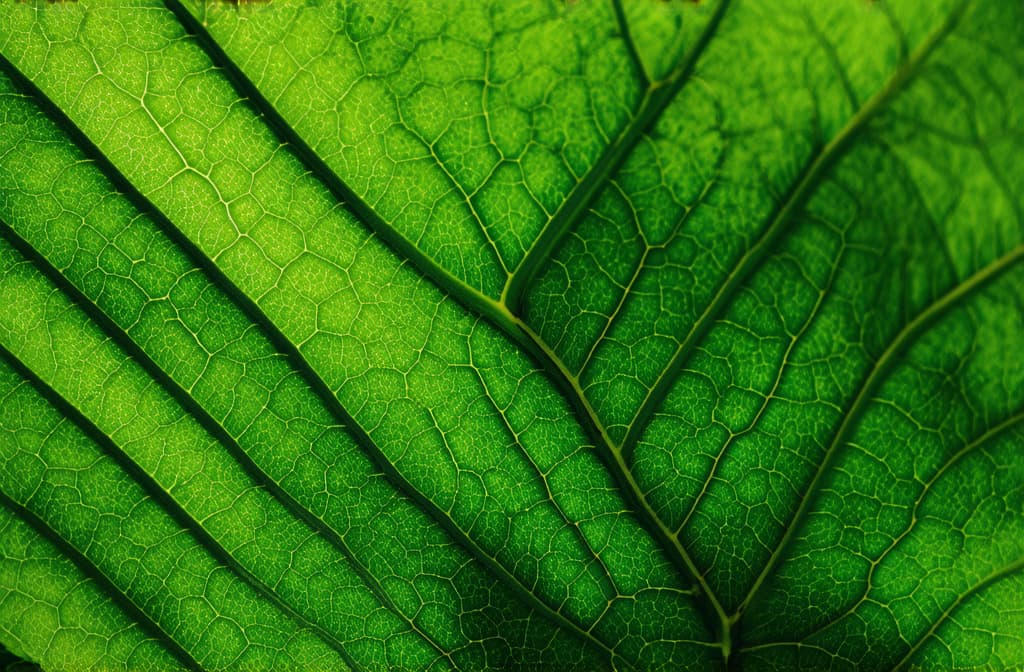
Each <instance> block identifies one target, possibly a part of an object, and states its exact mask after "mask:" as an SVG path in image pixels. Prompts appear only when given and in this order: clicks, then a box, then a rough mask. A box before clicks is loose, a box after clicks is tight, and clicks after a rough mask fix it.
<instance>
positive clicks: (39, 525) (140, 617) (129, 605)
mask: <svg viewBox="0 0 1024 672" xmlns="http://www.w3.org/2000/svg"><path fill="white" fill-rule="evenodd" d="M0 355H2V356H3V357H4V359H5V360H7V361H8V362H10V363H11V364H12V365H14V366H15V368H17V365H16V364H15V362H14V361H12V360H10V359H8V358H7V355H6V351H3V352H0ZM17 364H20V362H17ZM0 506H2V507H4V508H6V509H7V510H9V511H10V512H11V513H13V514H14V515H15V516H16V517H17V518H18V519H19V520H21V521H24V523H25V524H26V525H28V526H29V527H31V528H32V530H33V531H35V532H36V534H38V535H39V536H41V537H42V538H44V539H46V540H47V541H48V542H50V543H51V544H53V545H54V546H56V547H57V548H58V549H59V550H60V552H61V554H62V555H64V556H65V557H66V558H68V559H69V560H70V561H71V563H72V564H74V565H75V567H77V568H78V569H79V571H81V572H82V573H83V574H84V575H85V576H87V577H89V578H90V579H92V580H93V581H95V582H96V583H97V585H98V586H99V588H100V590H102V591H103V592H104V593H105V594H106V595H107V596H108V597H110V599H111V600H112V601H113V602H114V603H115V604H116V605H117V606H118V608H119V609H121V611H123V612H124V613H125V614H126V615H127V616H128V617H129V618H130V619H131V620H133V621H134V622H136V623H138V624H139V625H140V626H141V627H142V629H143V630H145V631H146V632H148V633H149V634H150V635H151V636H153V638H154V639H156V640H157V641H159V642H160V644H161V645H162V646H164V647H165V648H167V650H168V651H169V652H170V654H171V655H172V656H173V657H174V658H176V659H177V660H178V662H179V663H180V664H181V666H182V668H184V669H186V670H191V671H192V672H201V670H202V669H203V668H202V666H201V665H200V664H199V662H198V661H197V660H196V659H195V658H193V657H192V654H190V653H189V652H188V651H187V650H185V648H184V647H182V646H181V644H179V643H178V642H177V641H175V640H174V638H173V637H171V636H170V634H168V633H167V631H165V630H164V629H163V628H162V627H161V626H160V624H159V623H157V622H156V621H154V620H153V619H152V618H150V616H149V615H148V614H147V613H146V612H144V611H143V610H142V609H141V608H140V607H139V605H137V604H135V602H134V601H133V600H132V599H131V598H130V597H128V595H127V594H126V593H125V592H124V591H122V590H121V589H120V588H118V587H117V586H116V585H115V584H114V582H113V581H111V580H110V578H108V577H107V575H106V574H104V573H103V571H102V570H100V568H99V567H97V566H96V564H95V563H93V561H92V560H90V559H89V558H88V557H86V556H85V555H84V554H83V553H82V552H81V551H79V550H78V549H77V548H76V547H75V546H74V545H73V544H72V543H70V542H69V541H67V540H66V539H64V537H62V536H61V535H60V534H58V533H57V531H56V530H54V529H53V528H52V527H50V526H49V525H48V524H47V523H46V521H44V520H43V519H42V518H40V517H39V516H37V515H36V514H35V513H33V512H32V511H30V510H29V509H27V508H26V507H24V506H22V505H21V504H19V503H18V502H16V501H14V500H13V499H11V497H10V496H9V495H8V494H7V493H5V492H3V491H2V490H0Z"/></svg>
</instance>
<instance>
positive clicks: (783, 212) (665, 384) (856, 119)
mask: <svg viewBox="0 0 1024 672" xmlns="http://www.w3.org/2000/svg"><path fill="white" fill-rule="evenodd" d="M966 8H967V3H966V2H964V3H961V4H960V5H959V7H958V9H957V11H955V12H953V13H952V14H951V15H950V16H949V17H948V18H947V19H946V20H945V21H944V22H943V23H942V24H941V25H940V26H939V27H938V28H937V29H936V30H935V31H934V32H933V33H932V34H931V35H929V36H928V38H927V39H926V40H925V41H924V42H923V43H922V44H921V46H920V47H919V48H918V49H917V51H916V52H915V53H914V55H913V56H911V58H910V60H908V61H907V62H906V63H904V64H903V65H902V66H901V67H900V68H899V69H898V70H897V71H896V73H895V74H893V76H892V77H891V78H890V79H889V81H887V82H886V83H885V85H884V86H883V87H882V88H881V90H879V91H878V93H876V94H875V95H874V96H872V98H871V99H870V100H868V101H867V102H866V103H865V104H864V105H863V106H862V107H861V108H860V109H859V110H857V112H856V113H855V114H854V115H853V116H852V117H851V118H850V120H849V121H848V122H847V123H846V125H845V126H844V127H843V128H842V130H840V131H839V132H838V133H837V134H836V136H835V137H834V138H832V140H831V141H830V142H829V143H828V144H826V145H824V146H823V147H821V148H820V149H819V150H818V151H817V152H815V153H813V154H812V155H811V157H810V158H809V159H808V161H807V163H806V164H805V165H804V167H803V169H802V170H801V171H800V173H799V174H798V175H797V178H796V179H795V180H794V184H793V187H792V188H791V189H790V191H789V192H788V193H787V195H786V196H785V197H784V198H783V199H782V200H781V201H780V203H779V207H778V208H777V209H776V211H775V214H774V215H773V216H772V218H771V220H770V222H769V224H768V225H767V226H766V227H765V228H764V230H763V231H762V232H761V235H760V236H759V237H758V239H757V240H756V241H755V242H754V244H753V245H751V246H750V248H748V249H747V251H746V252H745V253H744V254H743V256H742V257H740V259H739V261H738V262H737V263H736V267H735V268H734V269H733V271H732V272H731V273H730V274H729V276H728V278H726V280H725V282H723V283H722V284H721V285H719V287H718V290H717V292H716V293H715V296H714V297H713V298H712V299H711V301H710V302H709V303H708V305H707V307H706V308H705V309H704V312H703V313H701V315H700V317H699V318H697V321H696V322H695V323H694V325H693V327H692V328H691V329H690V332H689V333H688V334H687V335H686V338H684V339H683V341H682V342H681V343H680V344H679V345H678V347H677V348H676V351H675V353H674V354H673V355H672V359H671V360H670V361H669V364H668V366H666V367H665V370H664V371H662V373H661V375H660V376H659V377H658V380H657V382H656V383H655V384H654V386H653V387H652V388H651V389H650V390H649V391H648V393H647V396H646V397H645V398H644V401H643V403H642V404H641V405H640V409H639V410H638V411H637V413H636V415H635V416H634V417H633V420H632V422H631V423H630V426H629V430H628V431H627V432H626V436H625V438H624V439H623V441H622V451H623V453H624V454H625V455H626V456H627V457H629V456H631V454H632V451H633V449H634V448H635V447H636V444H637V442H638V441H639V440H640V437H641V436H642V435H643V432H644V430H645V429H646V428H647V424H648V423H649V422H650V419H651V417H652V416H653V415H654V412H655V411H656V410H657V409H658V407H659V406H660V405H661V402H662V401H663V400H664V398H665V396H666V395H667V394H668V392H669V390H671V388H672V385H673V383H674V382H675V380H676V378H677V375H678V374H679V372H680V371H681V370H682V367H683V365H684V364H685V363H686V362H687V361H688V360H689V357H690V355H691V353H692V352H693V349H694V348H695V347H696V345H697V344H698V343H699V342H700V340H701V339H702V338H703V337H704V335H705V334H706V333H707V332H708V330H709V329H710V328H711V326H712V325H713V324H714V323H715V321H716V320H717V319H718V317H719V315H720V314H721V312H722V311H723V310H725V308H726V307H728V306H729V305H730V303H731V302H732V298H733V296H734V295H735V293H736V291H737V290H738V289H739V288H740V286H741V285H742V283H743V282H744V281H745V280H746V279H747V277H748V276H749V275H750V274H751V273H752V272H753V271H754V270H756V269H757V268H758V267H759V266H760V264H761V262H762V260H763V259H764V258H765V257H766V256H767V254H768V252H770V251H771V250H772V248H773V245H774V244H775V242H776V241H778V240H779V239H780V238H781V237H782V236H783V234H785V233H786V232H787V230H788V228H789V224H790V223H791V222H792V221H793V220H794V219H795V217H796V215H797V214H798V213H799V212H800V210H801V208H802V207H803V205H804V204H805V203H806V202H807V200H808V199H809V198H810V197H811V196H812V195H813V194H814V192H815V190H816V189H817V187H818V186H819V181H820V180H821V178H822V177H823V176H824V175H826V174H827V172H828V171H829V170H830V169H831V168H832V166H834V165H835V164H836V162H837V161H839V159H841V158H842V157H843V156H845V154H846V152H847V150H848V149H849V148H850V146H851V145H852V144H853V142H854V140H856V138H857V137H858V136H859V135H860V133H861V132H862V131H863V130H864V129H865V128H867V125H868V122H869V121H870V120H871V119H872V118H873V117H874V116H875V114H877V113H878V112H879V110H881V109H883V108H884V107H885V105H886V104H888V102H889V101H890V100H892V99H893V98H894V97H895V96H896V95H897V94H899V93H900V92H901V91H902V90H903V88H904V87H905V86H906V85H907V84H908V83H909V82H910V81H911V80H912V79H913V78H914V76H915V75H916V74H917V73H918V72H919V71H920V69H921V66H922V65H923V64H924V63H925V62H926V61H927V59H928V57H929V56H930V55H931V54H932V52H933V51H934V50H935V49H936V48H937V47H938V46H939V45H940V44H941V43H942V41H943V40H944V39H945V38H946V37H947V36H948V35H949V34H950V33H951V32H952V31H953V29H954V28H956V26H957V24H958V23H959V21H960V18H961V17H962V15H963V13H964V12H965V11H966Z"/></svg>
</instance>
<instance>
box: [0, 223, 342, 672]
mask: <svg viewBox="0 0 1024 672" xmlns="http://www.w3.org/2000/svg"><path fill="white" fill-rule="evenodd" d="M4 228H5V229H6V228H9V227H7V225H6V224H5V225H4ZM133 356H134V353H133ZM0 357H2V358H3V359H4V360H6V361H7V362H8V363H9V364H11V366H12V367H13V368H14V369H15V370H16V371H17V372H18V373H19V375H21V376H22V378H24V379H26V380H27V381H28V382H29V383H30V384H31V385H32V387H33V388H34V389H35V390H36V391H38V392H39V394H40V395H41V396H42V397H43V398H44V399H46V401H47V402H49V403H50V404H51V405H52V406H53V407H54V408H56V409H57V410H58V411H60V413H61V415H62V416H64V417H66V418H68V419H70V420H71V422H72V423H74V425H75V426H76V427H78V428H79V429H80V430H81V431H82V432H83V433H84V434H85V435H86V436H88V437H89V438H90V439H91V440H92V441H93V442H95V443H96V444H97V445H98V446H99V447H100V448H101V450H102V451H103V453H104V454H106V455H108V456H109V457H110V458H111V459H112V460H114V462H115V463H116V464H117V465H118V466H119V467H121V468H122V469H124V470H125V472H127V473H128V474H129V475H130V476H131V477H132V479H133V480H134V481H135V482H136V483H138V484H139V485H140V486H141V487H142V489H143V490H144V491H145V492H146V494H147V495H148V496H149V497H150V498H151V499H153V501H155V502H157V503H158V504H159V505H160V507H161V508H162V509H163V510H164V511H166V512H167V514H168V515H169V516H171V518H173V519H174V521H175V522H176V523H178V525H180V526H181V527H182V528H183V529H185V530H187V531H188V532H190V533H191V534H192V535H193V537H195V539H196V540H198V541H199V543H200V544H201V545H202V546H203V547H204V548H206V550H208V551H209V552H210V554H211V555H212V556H213V557H215V558H217V559H218V560H219V561H220V562H221V563H223V565H224V566H225V567H228V568H230V569H231V571H233V572H234V573H235V574H237V575H238V576H239V577H240V578H242V580H244V581H245V582H246V583H247V584H249V586H250V587H252V589H253V590H255V591H256V592H257V593H259V594H260V595H262V596H263V597H264V598H265V599H267V600H268V601H269V602H270V603H271V604H273V605H274V606H275V607H277V608H278V609H279V610H280V611H281V612H282V613H284V614H285V615H287V616H288V617H289V618H291V619H292V620H294V621H296V622H298V623H299V624H301V625H302V626H304V627H307V628H309V629H310V630H312V631H313V632H315V633H316V634H317V636H318V637H319V638H320V639H321V640H322V641H323V642H324V643H325V644H326V645H327V646H329V647H330V648H332V649H334V650H335V651H336V652H337V653H338V654H339V655H340V656H341V657H342V659H343V660H344V661H345V663H346V664H347V665H348V666H349V667H351V668H352V669H354V670H355V669H359V666H358V664H357V663H356V661H355V660H354V659H353V658H352V657H351V655H350V654H349V653H348V651H347V650H346V649H345V645H344V643H343V642H342V641H341V640H340V639H338V637H337V636H335V635H334V634H332V633H330V632H329V631H327V630H326V629H325V628H324V627H323V626H321V625H320V624H319V623H316V622H315V621H313V620H312V619H309V618H307V617H306V616H304V615H303V614H301V613H299V612H298V610H296V609H295V608H294V607H292V606H291V605H290V604H288V603H287V602H285V601H284V600H283V599H282V598H281V597H280V596H279V595H278V594H277V593H276V592H275V591H274V589H273V588H272V587H271V586H270V585H268V584H267V583H265V582H264V581H263V580H262V579H260V578H259V577H257V576H256V575H255V574H253V573H252V572H251V571H250V570H248V569H247V568H245V567H244V566H243V565H242V563H240V562H239V561H238V560H236V559H235V557H234V556H233V555H231V552H230V551H228V549H226V548H224V546H222V545H221V543H220V542H219V541H217V540H216V539H215V538H214V537H213V535H212V534H210V533H209V532H207V531H206V529H205V528H204V527H203V526H202V523H200V521H198V520H196V519H195V518H193V517H192V515H191V514H190V513H189V512H188V511H187V510H186V509H185V508H184V507H183V506H182V505H181V504H179V503H178V501H177V500H176V499H174V496H173V495H172V494H171V493H170V492H168V491H167V490H165V489H164V488H163V486H161V485H160V483H158V482H157V481H156V479H155V478H153V477H152V476H151V475H150V474H149V473H147V472H146V470H145V469H143V468H142V467H141V466H140V465H139V464H138V463H137V462H135V460H133V459H132V458H131V457H130V456H129V455H128V453H126V452H125V451H124V449H123V448H121V446H119V445H117V443H116V442H115V441H114V440H113V439H112V438H111V437H110V436H108V435H107V434H106V433H105V432H103V430H101V429H100V428H99V427H97V426H96V424H95V423H93V422H92V420H90V419H89V418H88V417H86V415H85V414H84V413H83V412H82V411H80V410H79V409H78V408H77V407H76V406H75V405H74V404H72V403H71V402H70V401H68V399H66V398H65V397H64V395H62V394H61V393H60V392H58V391H57V390H56V389H55V388H54V387H53V386H51V385H50V384H49V383H47V382H46V381H44V380H43V379H42V378H41V377H40V376H39V375H38V374H37V373H36V372H35V371H33V370H32V369H31V368H30V367H29V366H28V365H27V364H25V363H24V362H23V361H21V359H20V358H19V357H18V356H17V355H15V354H14V353H13V352H11V351H10V350H9V349H8V348H7V346H5V345H4V344H2V343H0Z"/></svg>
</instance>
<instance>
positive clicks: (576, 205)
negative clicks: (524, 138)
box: [501, 0, 729, 315]
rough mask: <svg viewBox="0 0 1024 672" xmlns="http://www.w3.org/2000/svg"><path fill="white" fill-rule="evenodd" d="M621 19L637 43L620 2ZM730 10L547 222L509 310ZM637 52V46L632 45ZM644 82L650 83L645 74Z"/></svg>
mask: <svg viewBox="0 0 1024 672" xmlns="http://www.w3.org/2000/svg"><path fill="white" fill-rule="evenodd" d="M614 4H615V7H616V15H617V18H618V20H619V22H620V24H621V25H622V30H623V32H624V34H625V35H626V37H627V40H626V43H627V45H632V44H633V43H632V38H631V37H630V33H629V28H628V26H627V25H625V15H624V13H623V12H622V11H621V3H620V2H619V1H618V0H616V2H615V3H614ZM728 6H729V0H722V2H720V3H719V4H718V6H717V7H716V8H715V13H714V14H713V15H712V17H711V19H710V20H709V21H708V25H707V26H705V27H704V31H703V32H702V33H701V35H700V37H699V38H698V40H697V42H696V44H695V45H694V47H693V49H691V50H690V51H689V53H688V55H687V56H686V57H685V58H684V60H683V61H682V62H681V63H680V64H679V66H678V67H677V68H676V69H675V70H673V71H672V73H671V74H670V75H669V77H668V78H667V79H665V80H664V81H659V82H653V83H650V84H649V85H647V87H646V90H645V91H644V93H643V98H642V99H641V102H640V107H639V109H638V110H637V113H636V115H635V116H634V117H633V119H632V120H631V121H630V122H629V124H627V125H626V127H625V128H624V129H623V130H622V132H621V133H620V134H619V136H618V137H617V138H616V139H615V141H614V142H613V143H612V144H611V145H609V146H608V147H607V148H606V149H605V151H604V153H603V154H602V155H601V157H600V158H599V159H598V160H597V163H595V164H594V167H593V168H591V169H590V171H589V172H588V173H587V174H586V175H585V176H584V178H583V180H582V181H580V182H579V184H577V185H576V188H575V189H574V190H573V191H572V193H571V194H570V195H569V197H568V198H567V199H566V200H565V202H563V203H562V205H561V207H559V209H558V211H557V212H556V213H555V214H554V216H553V217H552V218H551V220H550V221H549V222H548V223H547V225H546V226H545V227H544V229H543V230H542V231H541V232H540V235H539V236H537V238H536V239H535V240H534V241H533V244H532V245H531V246H530V249H529V250H527V251H526V256H524V257H523V260H522V261H521V262H520V263H519V266H518V268H516V269H515V270H514V271H513V273H512V275H511V276H509V279H508V282H507V283H506V284H505V288H504V290H502V295H501V301H502V303H504V304H505V305H506V306H507V307H508V310H509V312H511V313H513V314H516V315H519V314H522V309H523V299H524V295H525V293H526V291H527V289H529V287H530V286H531V285H532V284H533V280H534V278H535V277H536V275H537V273H538V272H539V271H540V269H541V268H543V267H544V265H545V264H546V263H547V262H548V261H549V259H550V258H551V255H552V254H553V253H554V251H555V249H556V248H557V247H558V244H559V242H561V240H562V238H563V237H564V236H565V234H566V233H568V232H569V231H571V230H572V229H573V228H574V227H575V226H576V225H577V224H578V223H579V221H580V220H581V219H582V218H583V216H584V215H585V214H586V213H587V212H588V211H589V210H590V207H591V205H592V204H593V202H594V200H595V199H596V198H597V196H598V195H599V194H600V193H601V191H602V189H603V188H604V186H605V184H606V183H607V181H608V179H609V178H610V177H611V176H612V175H614V174H615V173H616V172H617V171H618V170H619V168H621V167H622V164H623V163H625V161H626V159H627V158H628V157H629V155H630V153H631V152H632V150H633V148H634V147H635V146H636V144H637V142H638V141H639V140H640V138H641V137H642V136H643V135H644V134H646V133H649V132H650V130H651V129H652V128H653V127H654V126H655V124H657V122H658V120H659V119H660V118H661V116H662V114H663V113H664V112H665V110H666V108H668V106H669V104H670V103H671V102H672V101H673V100H675V98H676V95H677V94H678V93H679V91H680V90H681V89H682V88H683V85H684V84H686V83H687V82H688V81H689V80H690V76H691V74H692V73H693V69H694V66H695V65H696V63H697V60H698V59H699V58H700V56H701V54H703V53H704V50H705V48H706V47H707V45H708V43H710V41H711V38H712V37H714V35H715V33H716V32H717V30H718V25H719V24H720V23H721V20H722V17H723V16H724V15H725V10H726V8H727V7H728ZM633 51H634V52H635V46H634V47H633ZM635 58H636V59H637V62H638V63H639V66H638V67H639V69H640V70H643V64H642V63H641V62H640V61H639V58H640V57H639V55H635ZM642 81H644V82H646V81H647V75H646V72H644V75H643V78H642Z"/></svg>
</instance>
